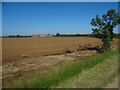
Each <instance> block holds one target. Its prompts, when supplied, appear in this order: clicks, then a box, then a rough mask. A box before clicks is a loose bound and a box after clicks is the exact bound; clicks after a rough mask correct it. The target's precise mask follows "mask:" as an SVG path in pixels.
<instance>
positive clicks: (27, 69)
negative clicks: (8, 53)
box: [2, 50, 97, 84]
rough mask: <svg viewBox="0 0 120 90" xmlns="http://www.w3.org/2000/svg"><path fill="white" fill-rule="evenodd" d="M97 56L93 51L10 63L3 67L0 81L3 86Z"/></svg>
mask: <svg viewBox="0 0 120 90" xmlns="http://www.w3.org/2000/svg"><path fill="white" fill-rule="evenodd" d="M94 54H97V51H95V50H85V51H78V52H73V53H68V54H63V55H51V56H40V57H33V58H32V57H31V58H25V59H24V60H19V61H11V62H8V63H6V64H4V65H3V67H2V69H3V73H2V76H3V77H2V79H3V84H5V83H7V82H9V81H11V80H14V79H17V78H19V77H21V76H24V75H27V74H28V73H34V72H36V71H41V73H42V72H44V71H45V70H48V71H49V70H50V69H51V68H52V67H59V66H60V65H61V64H65V63H68V62H70V61H75V60H77V59H76V58H78V57H79V58H80V57H84V56H90V55H94Z"/></svg>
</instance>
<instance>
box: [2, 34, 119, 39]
mask: <svg viewBox="0 0 120 90" xmlns="http://www.w3.org/2000/svg"><path fill="white" fill-rule="evenodd" d="M53 36H54V37H96V36H95V35H94V34H60V33H56V35H53ZM3 37H32V35H28V36H25V35H9V36H3ZM113 37H114V38H120V34H116V33H114V34H113Z"/></svg>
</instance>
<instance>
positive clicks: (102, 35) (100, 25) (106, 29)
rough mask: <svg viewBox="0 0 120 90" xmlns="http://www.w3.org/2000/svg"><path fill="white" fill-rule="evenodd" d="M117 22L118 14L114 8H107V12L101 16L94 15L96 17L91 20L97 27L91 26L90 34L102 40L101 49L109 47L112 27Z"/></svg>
mask: <svg viewBox="0 0 120 90" xmlns="http://www.w3.org/2000/svg"><path fill="white" fill-rule="evenodd" d="M118 24H120V16H119V13H118V12H116V10H114V9H110V10H108V11H107V14H104V15H102V18H99V17H98V15H96V18H93V19H92V20H91V25H92V26H95V27H97V28H92V31H93V32H92V34H94V35H95V37H97V38H99V39H101V40H102V42H103V45H102V51H106V50H108V49H109V48H110V45H111V42H112V41H113V29H114V28H115V27H116V26H117V25H118Z"/></svg>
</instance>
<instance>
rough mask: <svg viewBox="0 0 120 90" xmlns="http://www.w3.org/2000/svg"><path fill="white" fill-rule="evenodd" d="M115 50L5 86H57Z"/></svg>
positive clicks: (100, 61)
mask: <svg viewBox="0 0 120 90" xmlns="http://www.w3.org/2000/svg"><path fill="white" fill-rule="evenodd" d="M116 54H117V51H113V50H109V51H107V52H104V53H102V54H98V55H95V56H94V57H93V56H89V57H86V58H85V60H84V61H82V62H79V61H76V62H74V63H72V64H71V65H64V66H63V67H62V68H60V69H58V70H57V71H56V72H54V73H50V74H47V75H40V76H36V77H31V78H29V79H28V78H24V79H21V80H20V81H14V82H13V84H12V85H11V84H10V85H8V86H6V87H9V88H50V87H54V86H58V85H59V84H60V82H64V81H65V80H68V79H70V78H72V77H73V76H75V75H78V74H80V73H82V72H83V71H85V70H88V69H90V68H92V67H94V66H96V65H97V64H99V63H102V62H103V61H104V60H105V59H109V58H110V56H113V55H116Z"/></svg>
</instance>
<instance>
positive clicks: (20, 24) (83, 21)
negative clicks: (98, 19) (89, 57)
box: [2, 2, 118, 35]
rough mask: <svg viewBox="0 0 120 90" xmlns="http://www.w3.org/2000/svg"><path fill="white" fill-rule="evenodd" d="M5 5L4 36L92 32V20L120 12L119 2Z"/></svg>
mask: <svg viewBox="0 0 120 90" xmlns="http://www.w3.org/2000/svg"><path fill="white" fill-rule="evenodd" d="M2 5H3V6H2V16H3V17H2V19H3V21H2V24H3V27H2V30H3V35H17V34H20V35H32V34H48V33H49V34H56V33H61V34H62V33H68V34H75V33H79V34H85V33H91V32H92V26H91V25H90V21H91V19H92V18H94V17H95V16H96V15H97V14H98V15H99V16H101V15H103V14H105V13H106V11H107V10H109V9H116V10H118V3H117V2H3V3H2ZM115 32H117V28H116V29H115Z"/></svg>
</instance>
